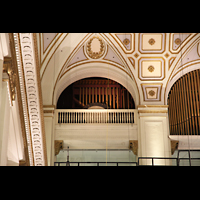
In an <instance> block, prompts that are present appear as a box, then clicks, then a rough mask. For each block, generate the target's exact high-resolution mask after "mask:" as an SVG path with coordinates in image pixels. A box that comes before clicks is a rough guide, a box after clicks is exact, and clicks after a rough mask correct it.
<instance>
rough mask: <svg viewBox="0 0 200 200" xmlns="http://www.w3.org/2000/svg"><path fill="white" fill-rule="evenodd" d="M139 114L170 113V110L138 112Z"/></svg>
mask: <svg viewBox="0 0 200 200" xmlns="http://www.w3.org/2000/svg"><path fill="white" fill-rule="evenodd" d="M138 113H168V110H138Z"/></svg>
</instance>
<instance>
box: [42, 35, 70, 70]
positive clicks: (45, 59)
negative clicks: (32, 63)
mask: <svg viewBox="0 0 200 200" xmlns="http://www.w3.org/2000/svg"><path fill="white" fill-rule="evenodd" d="M62 35H63V33H61V34H60V36H59V37H58V38H57V39H56V41H55V42H54V44H53V45H52V46H51V48H50V49H49V50H48V51H47V53H46V55H45V57H44V58H43V59H42V58H41V61H42V62H41V66H40V67H42V65H43V64H44V61H45V60H46V58H47V56H48V55H49V53H50V51H51V50H52V49H53V47H54V46H55V44H56V43H57V42H58V40H59V39H60V38H61V36H62ZM66 36H68V33H67V34H66V35H65V37H66ZM65 37H64V38H65ZM62 41H63V40H62ZM62 41H61V42H60V43H59V45H58V46H57V47H59V46H60V44H61V43H62ZM43 47H44V46H42V50H43ZM56 50H57V48H56ZM54 53H55V51H54V52H53V54H54ZM43 56H44V52H43Z"/></svg>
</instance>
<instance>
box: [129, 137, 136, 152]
mask: <svg viewBox="0 0 200 200" xmlns="http://www.w3.org/2000/svg"><path fill="white" fill-rule="evenodd" d="M129 149H131V150H132V151H133V153H134V154H135V155H136V156H137V155H138V140H129Z"/></svg>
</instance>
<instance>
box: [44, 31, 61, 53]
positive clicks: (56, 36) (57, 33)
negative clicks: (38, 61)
mask: <svg viewBox="0 0 200 200" xmlns="http://www.w3.org/2000/svg"><path fill="white" fill-rule="evenodd" d="M58 34H59V33H57V34H56V35H55V36H54V37H53V39H52V40H51V42H50V43H49V44H48V46H47V47H46V49H44V33H42V43H43V46H42V49H43V55H44V54H45V52H46V51H47V49H48V48H49V46H50V45H51V44H52V43H53V41H54V39H55V38H56V37H57V35H58ZM61 35H62V34H61ZM54 42H56V41H54ZM53 46H54V44H53Z"/></svg>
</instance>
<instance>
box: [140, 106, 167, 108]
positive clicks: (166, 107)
mask: <svg viewBox="0 0 200 200" xmlns="http://www.w3.org/2000/svg"><path fill="white" fill-rule="evenodd" d="M153 107H156V108H169V106H168V105H138V106H137V108H153Z"/></svg>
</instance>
